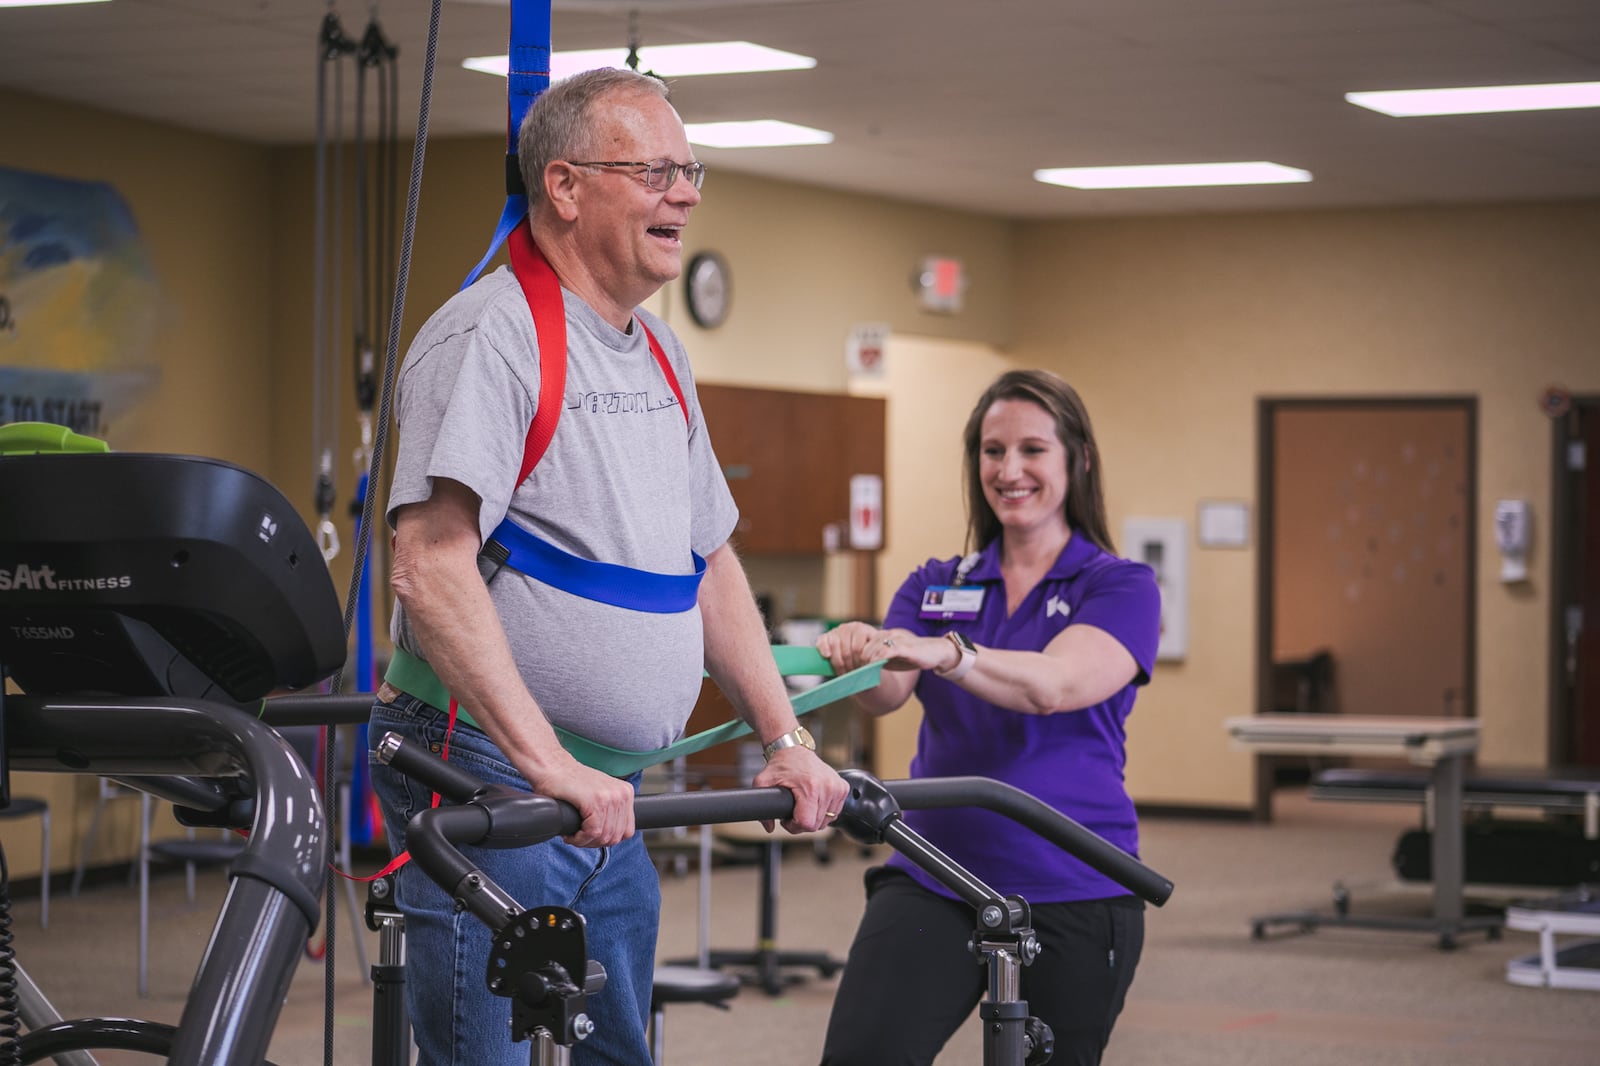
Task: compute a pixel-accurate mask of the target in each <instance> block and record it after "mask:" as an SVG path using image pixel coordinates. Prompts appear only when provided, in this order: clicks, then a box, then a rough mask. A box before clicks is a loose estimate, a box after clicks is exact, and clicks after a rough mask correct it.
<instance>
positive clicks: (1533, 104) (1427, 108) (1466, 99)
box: [1344, 81, 1600, 118]
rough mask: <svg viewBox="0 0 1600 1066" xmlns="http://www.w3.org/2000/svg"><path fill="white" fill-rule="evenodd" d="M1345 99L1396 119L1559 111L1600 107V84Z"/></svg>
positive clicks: (1361, 95) (1409, 92) (1412, 91)
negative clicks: (1502, 112)
mask: <svg viewBox="0 0 1600 1066" xmlns="http://www.w3.org/2000/svg"><path fill="white" fill-rule="evenodd" d="M1344 98H1345V99H1346V100H1348V101H1350V102H1351V103H1352V104H1355V105H1356V106H1357V107H1365V108H1368V109H1369V110H1372V111H1378V112H1381V113H1383V114H1385V115H1393V116H1394V117H1395V118H1416V117H1418V116H1422V115H1485V114H1490V113H1493V112H1500V111H1559V110H1564V109H1566V108H1572V107H1600V81H1570V82H1561V83H1557V84H1552V85H1479V86H1473V87H1469V88H1462V89H1404V90H1396V91H1393V92H1371V93H1345V94H1344Z"/></svg>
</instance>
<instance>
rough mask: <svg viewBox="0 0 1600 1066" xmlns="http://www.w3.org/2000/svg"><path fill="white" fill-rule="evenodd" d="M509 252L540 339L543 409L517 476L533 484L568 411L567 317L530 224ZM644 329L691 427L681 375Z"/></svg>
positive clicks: (531, 427)
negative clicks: (558, 424) (530, 477)
mask: <svg viewBox="0 0 1600 1066" xmlns="http://www.w3.org/2000/svg"><path fill="white" fill-rule="evenodd" d="M506 247H507V248H509V249H510V251H511V272H512V273H513V274H515V275H516V278H517V283H518V284H519V285H521V286H522V295H523V296H524V297H526V298H527V301H528V310H529V311H531V312H533V330H534V333H535V334H536V335H537V336H538V338H539V406H538V407H537V408H536V409H535V410H534V412H533V422H532V423H530V424H529V426H528V439H527V442H526V443H525V444H524V445H523V446H522V469H521V471H519V472H518V474H517V484H518V485H520V484H522V483H523V482H524V481H526V480H528V475H529V474H531V473H533V468H534V467H536V466H538V465H539V460H540V459H542V458H543V457H544V453H545V449H547V448H549V447H550V439H551V438H552V437H554V436H555V433H556V422H557V421H558V420H560V418H561V409H562V408H563V407H564V406H566V395H565V394H566V385H567V314H566V311H565V309H564V308H563V307H562V304H561V282H560V280H559V279H557V277H556V272H555V271H554V270H553V269H552V268H551V266H550V264H549V263H548V262H547V261H546V260H545V257H544V253H542V252H540V251H539V246H538V245H536V244H534V243H533V230H532V227H531V225H530V224H528V223H526V222H525V223H523V224H522V225H519V226H518V227H517V228H516V229H514V230H512V231H511V236H510V237H509V238H508V239H507V240H506ZM639 327H640V328H641V329H643V330H644V335H645V338H646V339H647V340H649V342H650V354H651V355H653V356H655V359H656V365H658V366H659V367H661V373H662V376H664V377H665V378H666V379H667V385H668V386H670V387H671V389H672V395H673V396H675V397H677V400H678V410H680V411H682V412H683V421H684V423H685V424H687V423H688V421H689V405H688V404H686V403H684V402H683V389H682V388H681V387H680V386H679V385H678V376H677V375H676V374H674V373H673V372H672V364H671V363H669V362H668V361H667V353H666V352H664V351H662V349H661V342H660V341H658V340H656V335H655V334H654V333H651V332H650V329H649V327H648V326H646V325H645V324H644V322H643V321H640V322H639Z"/></svg>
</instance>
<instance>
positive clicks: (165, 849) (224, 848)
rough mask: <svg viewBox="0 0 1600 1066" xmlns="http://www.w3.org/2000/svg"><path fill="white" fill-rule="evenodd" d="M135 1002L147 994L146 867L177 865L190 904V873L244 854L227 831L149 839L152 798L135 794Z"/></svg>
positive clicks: (192, 884)
mask: <svg viewBox="0 0 1600 1066" xmlns="http://www.w3.org/2000/svg"><path fill="white" fill-rule="evenodd" d="M139 800H140V811H139V863H138V865H139V998H140V999H143V998H145V996H147V995H148V994H149V991H150V989H149V984H150V982H149V962H150V959H149V952H150V863H151V861H152V860H166V861H168V862H181V863H183V867H184V878H185V882H186V887H187V889H188V896H189V902H190V903H193V902H194V872H195V868H196V867H197V866H221V865H226V864H227V863H230V862H232V861H233V860H234V858H235V857H236V856H238V854H239V853H240V852H242V851H243V850H244V846H245V845H244V841H243V840H242V839H241V838H240V837H239V836H237V835H235V834H233V833H230V832H228V831H227V830H222V831H220V836H217V837H210V838H207V839H201V838H198V837H196V836H195V831H194V830H193V829H189V830H188V832H187V833H186V834H185V835H184V836H181V837H175V838H172V839H170V840H151V839H150V820H151V818H152V817H153V816H154V814H155V797H154V796H152V795H150V794H149V793H148V792H141V793H139Z"/></svg>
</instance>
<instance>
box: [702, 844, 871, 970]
mask: <svg viewBox="0 0 1600 1066" xmlns="http://www.w3.org/2000/svg"><path fill="white" fill-rule="evenodd" d="M833 832H834V831H833V828H832V827H831V826H830V827H828V828H826V829H822V830H819V831H817V832H814V833H783V832H773V833H768V832H767V831H766V830H765V829H764V828H762V825H761V823H760V822H730V823H727V824H724V825H719V826H718V827H717V835H718V836H720V837H722V838H723V839H724V840H729V841H733V842H736V843H739V844H746V845H754V846H755V847H757V848H759V849H760V852H761V887H760V910H759V915H758V926H759V927H758V929H757V931H756V947H755V949H754V950H752V951H722V950H714V951H711V952H710V956H709V958H708V959H707V960H706V961H707V963H708V964H709V965H710V966H711V967H712V968H713V969H720V968H721V967H724V966H733V967H743V968H746V969H747V970H748V971H750V972H749V973H748V974H747V975H746V976H747V978H748V979H749V980H750V982H751V983H752V984H758V985H760V986H761V988H762V990H763V991H764V992H766V994H767V995H769V996H776V995H780V994H781V993H782V992H783V986H784V985H786V984H789V983H791V982H794V981H798V980H800V979H801V978H800V975H798V974H792V973H784V972H783V971H784V970H785V969H787V968H790V967H803V968H807V969H814V970H816V971H817V972H818V973H819V974H821V975H822V976H823V977H832V976H833V975H834V974H836V973H838V972H839V971H840V970H842V969H844V960H843V959H837V958H834V957H833V956H832V955H829V954H828V953H827V952H825V951H780V950H779V949H778V946H777V942H778V871H779V869H780V867H781V866H782V864H783V847H784V845H785V844H790V843H803V842H808V841H809V842H810V843H811V845H812V846H813V848H815V849H816V854H817V858H818V860H819V861H827V860H826V856H827V845H828V841H829V840H830V839H831V838H832V837H833Z"/></svg>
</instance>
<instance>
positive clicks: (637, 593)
mask: <svg viewBox="0 0 1600 1066" xmlns="http://www.w3.org/2000/svg"><path fill="white" fill-rule="evenodd" d="M484 555H486V556H487V557H488V558H490V559H492V560H494V561H495V562H497V563H503V564H504V565H506V566H509V567H511V568H512V569H513V570H517V571H519V572H521V573H524V574H527V575H528V576H529V577H531V578H534V579H535V580H537V581H539V582H541V583H543V584H546V585H549V586H551V587H552V588H558V589H560V590H561V591H562V592H567V593H571V594H572V595H574V596H578V597H580V598H582V599H585V600H594V601H595V602H597V603H605V604H609V605H610V606H612V607H625V608H627V609H628V610H630V611H647V612H649V613H651V614H681V613H682V612H684V611H687V610H688V609H689V608H691V607H693V606H694V605H695V603H696V601H697V599H698V597H699V593H700V579H701V578H702V577H704V576H705V572H706V561H705V560H704V559H702V558H701V557H700V556H699V555H697V554H696V553H695V552H692V551H691V552H690V553H689V555H690V557H691V558H693V560H694V573H692V574H658V573H655V572H653V571H650V570H635V569H633V568H632V567H629V566H618V565H617V564H615V563H598V562H595V561H593V560H592V559H584V558H580V557H579V556H576V555H571V554H569V553H567V552H564V551H562V550H561V549H560V548H558V547H556V546H555V545H554V544H551V543H550V542H549V541H545V540H541V539H539V538H538V537H536V536H534V535H533V534H532V533H529V532H528V531H527V530H526V529H523V528H522V527H521V526H519V525H517V524H516V523H515V522H513V521H511V519H509V518H507V519H505V520H504V521H502V522H501V523H500V524H499V525H498V526H496V527H495V531H494V532H493V533H491V534H490V535H489V542H488V543H487V544H485V545H484Z"/></svg>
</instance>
